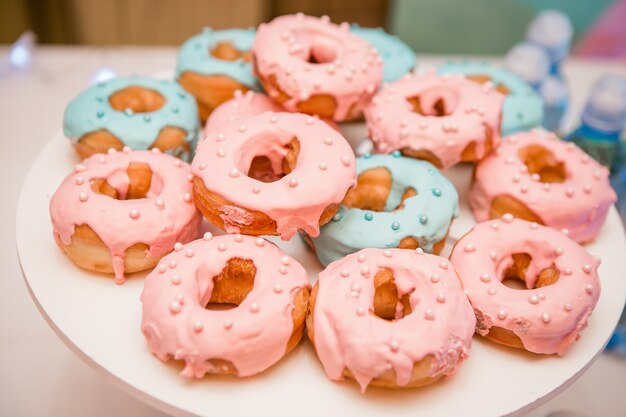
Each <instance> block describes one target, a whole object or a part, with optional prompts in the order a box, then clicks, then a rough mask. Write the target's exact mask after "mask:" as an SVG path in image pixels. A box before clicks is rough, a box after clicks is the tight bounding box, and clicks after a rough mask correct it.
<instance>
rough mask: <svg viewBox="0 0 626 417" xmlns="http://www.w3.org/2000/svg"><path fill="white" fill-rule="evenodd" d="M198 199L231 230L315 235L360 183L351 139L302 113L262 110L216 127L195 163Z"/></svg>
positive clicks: (205, 210)
mask: <svg viewBox="0 0 626 417" xmlns="http://www.w3.org/2000/svg"><path fill="white" fill-rule="evenodd" d="M192 171H193V174H194V176H195V179H194V201H195V203H196V205H197V206H198V208H199V209H200V211H202V213H203V214H204V216H205V217H206V218H207V219H208V220H209V221H210V222H211V223H213V224H215V225H216V226H217V227H219V228H221V229H223V230H225V231H227V232H228V233H244V234H248V235H255V236H258V235H280V236H281V238H282V239H283V240H289V239H291V237H293V235H294V234H295V233H296V232H298V231H299V230H302V231H304V232H306V233H308V234H310V235H311V236H317V235H318V234H319V227H320V225H323V224H325V223H327V222H328V221H330V219H331V218H332V217H333V216H334V215H335V213H336V212H337V210H338V209H339V206H340V203H341V201H342V200H343V198H344V197H345V195H346V193H347V191H348V189H349V188H350V187H352V186H353V185H354V183H355V181H356V167H355V158H354V153H353V152H352V149H351V148H350V145H349V144H348V142H347V141H346V140H345V139H344V138H343V136H341V134H339V133H338V132H336V131H335V130H333V129H331V128H330V127H329V126H328V125H327V124H326V123H324V122H322V121H320V120H319V119H317V118H315V117H313V116H307V115H304V114H298V113H272V112H267V113H262V114H259V115H256V116H252V117H249V118H246V119H243V120H241V123H229V124H226V125H222V126H219V127H218V128H217V129H215V130H212V131H211V132H210V133H209V135H208V136H207V137H206V138H205V139H204V140H203V141H202V142H201V143H200V145H199V146H198V149H197V151H196V156H195V158H194V160H193V163H192Z"/></svg>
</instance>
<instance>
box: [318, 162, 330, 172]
mask: <svg viewBox="0 0 626 417" xmlns="http://www.w3.org/2000/svg"><path fill="white" fill-rule="evenodd" d="M319 167H320V169H321V170H322V171H326V169H327V168H328V165H326V163H325V162H322V163H320V165H319Z"/></svg>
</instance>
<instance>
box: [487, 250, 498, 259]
mask: <svg viewBox="0 0 626 417" xmlns="http://www.w3.org/2000/svg"><path fill="white" fill-rule="evenodd" d="M497 256H498V254H497V253H496V252H494V251H491V252H489V258H490V259H491V260H492V261H495V260H496V258H497Z"/></svg>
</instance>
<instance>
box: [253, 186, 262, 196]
mask: <svg viewBox="0 0 626 417" xmlns="http://www.w3.org/2000/svg"><path fill="white" fill-rule="evenodd" d="M252 192H253V193H254V194H258V193H260V192H261V188H259V187H258V186H256V185H255V186H254V187H252Z"/></svg>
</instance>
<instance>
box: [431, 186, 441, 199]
mask: <svg viewBox="0 0 626 417" xmlns="http://www.w3.org/2000/svg"><path fill="white" fill-rule="evenodd" d="M432 193H433V195H434V196H435V197H441V189H439V188H433V190H432Z"/></svg>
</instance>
